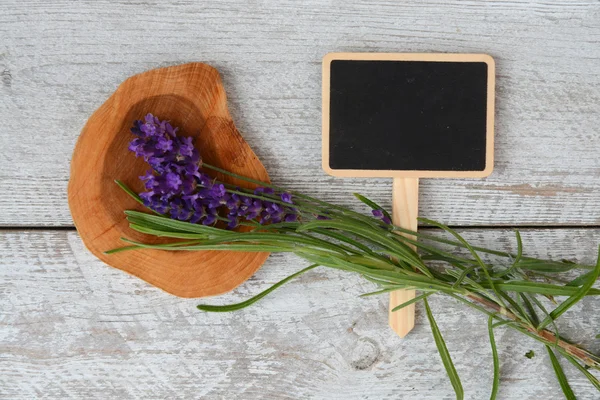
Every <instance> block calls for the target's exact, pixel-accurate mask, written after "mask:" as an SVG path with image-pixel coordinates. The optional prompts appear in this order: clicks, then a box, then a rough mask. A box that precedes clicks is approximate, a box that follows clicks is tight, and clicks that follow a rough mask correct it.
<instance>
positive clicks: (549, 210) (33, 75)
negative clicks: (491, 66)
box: [0, 0, 600, 226]
mask: <svg viewBox="0 0 600 400" xmlns="http://www.w3.org/2000/svg"><path fill="white" fill-rule="evenodd" d="M0 8H1V10H2V13H1V16H0V74H1V77H0V121H1V122H2V124H1V125H0V126H1V128H0V215H2V218H0V224H1V225H4V226H32V225H37V226H39V225H44V226H70V225H72V221H71V219H70V216H69V212H68V208H67V203H66V190H65V189H66V185H67V180H68V176H69V172H68V167H69V159H70V156H71V152H72V150H73V146H74V143H75V141H76V139H77V135H78V133H79V131H80V130H81V128H82V127H83V124H84V123H85V121H86V119H87V117H88V116H89V115H90V114H91V113H92V112H93V111H94V110H95V109H96V108H97V107H98V106H99V105H100V104H102V102H103V101H104V100H105V99H106V98H107V97H108V96H109V95H110V94H111V93H112V92H113V91H114V90H115V88H116V87H117V85H118V84H119V83H120V82H122V81H123V80H124V79H126V78H127V77H128V76H130V75H133V74H136V73H139V72H142V71H144V70H147V69H151V68H156V67H160V66H166V65H173V64H178V63H184V62H189V61H204V62H207V63H209V64H211V65H213V66H215V67H217V68H218V69H219V70H220V71H221V73H222V75H223V78H224V82H225V86H226V89H227V92H228V95H229V100H230V105H231V109H232V114H233V116H234V120H235V122H236V124H237V126H238V127H239V129H240V131H241V132H242V133H243V134H244V136H245V138H246V139H247V141H248V142H249V143H250V144H251V145H252V146H253V148H254V150H255V151H256V153H257V154H258V155H259V156H260V158H261V159H262V161H263V162H264V164H265V165H266V167H267V169H268V170H269V171H270V173H271V175H272V176H273V179H274V180H275V181H276V182H278V183H281V184H285V185H287V186H290V187H292V188H294V189H300V190H304V191H307V192H309V193H314V194H317V195H319V196H323V197H326V198H328V199H334V200H336V201H338V202H340V203H343V204H348V203H349V202H350V200H349V199H350V197H349V194H350V193H351V192H353V191H361V192H364V193H365V194H367V195H370V196H372V197H373V198H374V199H375V200H378V201H380V202H382V203H383V204H385V205H389V204H390V193H391V182H390V181H389V180H356V179H355V180H342V179H336V178H332V177H329V176H326V174H325V173H323V172H322V171H321V167H320V164H321V163H320V146H321V139H320V129H321V128H320V123H321V122H320V118H321V112H320V84H321V83H320V61H321V57H322V56H323V55H324V54H326V53H327V52H330V51H369V52H376V51H388V52H484V53H489V54H491V55H492V56H493V57H494V58H495V59H496V62H497V99H496V100H497V113H496V135H497V138H496V169H495V172H494V174H493V175H492V176H491V177H490V178H488V179H487V180H477V179H475V180H424V181H423V182H422V185H421V196H422V198H421V201H420V205H421V211H420V212H421V215H423V216H427V217H430V218H435V219H439V220H442V221H444V222H446V223H450V224H453V225H480V226H481V225H492V224H502V225H517V224H518V225H538V224H546V225H548V224H550V225H579V224H585V225H599V224H600V213H599V212H598V198H599V197H600V162H599V161H598V155H597V152H596V151H594V150H595V149H598V148H600V131H599V129H600V128H599V127H600V67H599V65H600V23H599V21H600V3H598V1H596V0H581V1H577V2H568V1H562V2H550V3H548V2H539V1H524V0H517V1H511V2H504V1H485V2H479V1H437V0H428V1H403V2H397V1H393V0H382V1H377V2H361V1H342V0H339V1H328V2H323V1H318V0H307V1H301V2H300V1H295V0H269V1H260V2H239V1H236V0H229V1H202V2H198V1H193V0H183V1H172V2H146V1H142V2H133V3H129V2H121V1H114V2H111V1H96V0H94V1H78V2H47V1H41V0H33V1H22V0H19V1H13V0H0ZM149 111H150V110H149Z"/></svg>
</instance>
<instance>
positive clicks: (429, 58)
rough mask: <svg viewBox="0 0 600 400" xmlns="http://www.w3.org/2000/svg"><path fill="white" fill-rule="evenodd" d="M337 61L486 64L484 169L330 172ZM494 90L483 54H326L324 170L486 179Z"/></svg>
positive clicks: (492, 73) (357, 174)
mask: <svg viewBox="0 0 600 400" xmlns="http://www.w3.org/2000/svg"><path fill="white" fill-rule="evenodd" d="M336 60H357V61H408V62H410V61H418V62H448V63H463V62H464V63H485V64H486V65H487V92H486V95H485V97H486V100H485V101H486V108H485V110H486V111H485V113H486V117H485V119H486V121H485V167H484V168H482V169H477V170H448V169H445V170H423V169H419V170H415V169H406V170H403V169H401V170H396V169H351V168H340V169H338V168H332V166H331V165H330V124H331V121H330V115H331V114H330V101H331V92H330V91H331V64H332V62H334V61H336ZM494 88H495V63H494V59H493V58H492V57H490V56H489V55H486V54H439V53H430V54H428V53H329V54H327V55H326V56H325V57H324V58H323V86H322V90H323V92H322V101H323V104H322V107H323V121H322V135H323V146H322V161H323V169H324V170H325V172H327V173H328V174H330V175H333V176H338V177H393V178H465V177H472V178H477V177H485V176H488V175H490V174H491V172H492V170H493V167H494V96H495V93H494Z"/></svg>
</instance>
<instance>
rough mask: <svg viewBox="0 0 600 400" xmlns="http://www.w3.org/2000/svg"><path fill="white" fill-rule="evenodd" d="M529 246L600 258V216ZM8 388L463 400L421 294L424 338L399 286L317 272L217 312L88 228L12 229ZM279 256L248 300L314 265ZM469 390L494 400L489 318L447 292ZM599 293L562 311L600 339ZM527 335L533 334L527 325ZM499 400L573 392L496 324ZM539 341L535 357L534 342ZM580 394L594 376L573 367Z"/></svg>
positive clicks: (538, 237)
mask: <svg viewBox="0 0 600 400" xmlns="http://www.w3.org/2000/svg"><path fill="white" fill-rule="evenodd" d="M459 232H460V233H461V234H463V235H465V237H466V238H467V239H468V240H473V241H474V242H476V243H479V244H484V245H487V246H494V247H496V248H502V249H506V250H508V249H514V246H515V243H514V236H513V233H512V232H511V230H509V229H506V230H505V229H493V230H486V231H481V230H478V229H471V230H466V231H465V230H461V231H459ZM523 241H524V245H525V250H526V253H527V254H529V255H534V256H542V257H548V256H551V257H567V258H572V259H577V260H579V261H581V262H586V263H593V262H594V261H595V256H596V251H597V244H598V242H600V230H599V229H571V230H528V229H525V230H523ZM0 243H1V244H2V247H3V253H2V257H0V293H1V294H2V295H1V296H0V313H1V314H0V360H1V361H0V398H3V399H31V398H52V399H54V398H204V399H233V398H239V399H417V398H418V399H424V400H440V399H453V398H454V395H453V392H452V388H451V386H450V384H449V382H448V381H447V376H446V372H445V370H444V368H443V366H442V364H441V361H440V359H439V356H438V354H437V352H436V348H435V344H434V342H433V338H432V336H431V331H430V329H429V325H428V323H427V318H426V316H425V315H424V311H423V308H422V306H421V305H420V304H419V305H418V306H417V314H416V324H415V329H414V330H413V331H412V332H411V334H410V335H409V337H410V340H408V338H407V339H400V338H398V337H397V336H396V334H395V333H394V332H392V331H391V330H390V329H389V328H388V321H387V312H386V311H387V303H388V298H387V296H385V295H383V296H377V297H368V298H358V297H357V296H358V295H359V294H361V293H364V292H368V291H371V290H373V285H372V284H371V283H369V282H367V281H365V280H363V279H360V278H359V277H358V276H355V275H351V274H346V273H342V272H337V271H330V270H326V269H321V268H319V269H316V270H314V271H311V272H309V273H307V274H306V275H304V276H302V277H300V278H298V279H296V280H294V281H292V282H290V283H288V284H286V285H285V286H283V287H282V288H281V289H279V291H276V292H274V293H273V294H271V295H270V296H268V297H266V298H264V299H263V300H262V301H261V303H259V304H257V305H256V306H253V307H251V308H248V309H246V310H242V311H239V312H236V313H225V314H206V313H202V312H199V311H198V310H196V308H195V305H196V304H197V303H198V301H197V300H192V299H180V298H176V297H174V296H170V295H168V294H166V293H164V292H162V291H160V290H159V289H156V288H154V287H151V286H149V285H148V284H146V283H145V282H143V281H141V280H139V279H137V278H134V277H131V276H129V275H127V274H124V273H123V272H121V271H118V270H116V269H113V268H110V267H108V266H106V265H104V264H102V263H101V262H100V261H98V260H97V259H96V258H95V257H93V256H92V255H91V254H90V253H88V252H87V251H86V250H85V248H84V246H83V243H82V242H81V240H80V239H79V237H78V235H77V234H76V233H75V232H73V231H5V232H2V233H1V234H0ZM299 261H300V260H299V259H298V258H295V257H293V256H289V257H288V256H281V255H274V256H272V257H270V258H269V259H268V260H267V263H266V264H265V266H264V267H263V268H261V269H260V270H259V271H258V273H257V274H256V275H255V276H254V277H253V278H252V279H251V280H249V281H248V282H247V283H245V284H244V285H242V286H240V287H239V288H238V289H236V290H235V291H234V292H232V293H229V294H227V295H224V296H221V297H219V298H215V299H210V301H212V302H213V303H215V304H226V303H230V302H237V301H241V300H243V299H246V298H248V297H250V296H251V295H253V294H256V293H258V292H259V291H261V290H263V289H265V288H267V287H268V286H269V285H271V284H273V283H275V282H277V281H278V280H280V279H282V278H283V277H285V276H287V275H289V274H290V273H292V272H294V271H297V270H299V269H301V268H302V267H303V265H302V263H301V262H299ZM430 299H431V306H432V309H433V312H434V313H435V315H436V319H437V321H438V324H439V325H440V329H441V330H442V332H443V334H444V336H445V338H446V341H447V344H448V348H449V350H450V352H451V353H452V356H453V357H454V361H455V364H456V366H457V369H458V372H459V373H460V374H461V377H462V381H463V385H464V387H465V392H466V394H467V397H466V398H468V399H484V398H488V396H489V390H490V387H491V368H492V359H491V350H490V346H489V342H488V338H487V326H486V321H487V318H486V317H485V316H482V315H479V314H477V313H474V312H472V311H470V310H468V309H465V307H464V306H462V305H460V304H457V303H456V302H454V301H450V300H447V299H445V298H442V297H439V296H432V297H430ZM597 306H598V300H597V299H593V300H592V299H587V300H585V301H583V302H582V303H581V304H578V305H577V306H576V307H575V308H574V309H572V310H570V311H569V312H568V313H567V314H565V315H564V316H563V317H561V318H560V320H559V324H560V327H561V330H562V331H564V333H565V335H566V336H567V337H568V338H570V339H573V340H575V341H579V340H581V339H582V338H585V339H586V340H585V341H584V342H583V343H582V344H584V345H585V346H587V347H589V348H591V349H592V350H594V351H596V352H598V351H600V342H599V341H598V340H594V339H593V337H594V336H595V335H596V334H597V333H598V326H599V325H600V315H599V314H598V313H597V312H596V310H597ZM519 335H520V334H519ZM496 338H497V340H498V342H499V345H498V346H499V352H500V356H501V365H500V368H501V379H502V385H501V388H500V393H499V399H522V400H533V399H558V398H561V396H562V395H561V394H560V388H559V387H558V383H557V382H556V379H555V378H554V376H553V374H554V372H553V371H552V367H551V365H550V362H549V360H548V359H547V355H546V354H545V351H544V349H543V347H542V346H540V345H538V344H537V343H536V342H533V341H532V340H529V339H523V340H517V339H518V338H519V336H518V335H517V334H515V333H513V332H511V331H509V330H507V329H502V328H499V329H498V330H497V331H496ZM529 350H534V351H535V353H536V356H535V357H534V358H533V359H531V360H529V359H527V358H526V357H525V356H524V354H525V353H526V352H527V351H529ZM565 369H566V372H567V374H568V376H569V378H570V382H571V385H572V387H573V389H574V391H575V392H576V393H577V394H578V395H579V398H581V399H592V398H596V397H597V392H595V389H593V387H592V386H591V385H590V384H589V383H588V382H587V381H586V380H585V378H582V377H581V375H580V374H578V373H575V372H574V371H573V369H572V368H571V367H570V366H565Z"/></svg>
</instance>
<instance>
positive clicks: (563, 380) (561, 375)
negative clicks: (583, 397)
mask: <svg viewBox="0 0 600 400" xmlns="http://www.w3.org/2000/svg"><path fill="white" fill-rule="evenodd" d="M546 350H548V355H549V356H550V360H551V361H552V367H553V368H554V373H555V374H556V377H557V378H558V383H560V387H561V389H562V391H563V393H564V394H565V398H567V399H568V400H576V399H577V398H576V397H575V393H573V390H572V389H571V386H569V381H567V376H566V375H565V371H563V368H562V366H561V365H560V362H559V361H558V358H556V355H555V354H554V351H552V348H551V347H550V346H546Z"/></svg>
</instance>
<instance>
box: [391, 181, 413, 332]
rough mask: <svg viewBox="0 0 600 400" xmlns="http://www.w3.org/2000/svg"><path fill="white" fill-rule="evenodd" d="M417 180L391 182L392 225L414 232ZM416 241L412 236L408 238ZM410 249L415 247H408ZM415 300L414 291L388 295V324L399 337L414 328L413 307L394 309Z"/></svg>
mask: <svg viewBox="0 0 600 400" xmlns="http://www.w3.org/2000/svg"><path fill="white" fill-rule="evenodd" d="M418 213H419V178H394V180H393V182H392V223H393V224H394V225H396V226H399V227H401V228H404V229H410V230H412V231H416V230H417V229H418V226H419V225H418V221H417V218H418V217H419V214H418ZM408 237H409V238H411V239H416V237H414V236H408ZM410 247H411V248H412V249H415V246H412V245H410ZM414 298H415V291H414V290H405V289H402V290H396V291H394V292H391V293H390V304H389V324H390V327H391V328H392V329H393V330H394V332H396V333H397V334H398V336H400V337H401V338H403V337H405V336H406V335H407V334H408V333H409V332H410V331H411V330H412V329H413V328H414V326H415V305H414V304H410V305H408V306H406V307H404V308H401V309H400V310H397V311H392V310H393V309H394V308H395V307H397V306H399V305H401V304H403V303H405V302H407V301H410V300H412V299H414Z"/></svg>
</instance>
